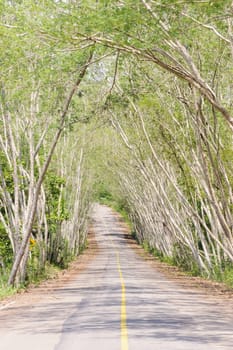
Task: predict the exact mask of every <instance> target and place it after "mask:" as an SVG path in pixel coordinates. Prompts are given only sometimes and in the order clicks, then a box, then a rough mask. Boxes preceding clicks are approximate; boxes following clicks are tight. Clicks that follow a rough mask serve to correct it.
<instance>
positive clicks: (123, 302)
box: [116, 252, 128, 350]
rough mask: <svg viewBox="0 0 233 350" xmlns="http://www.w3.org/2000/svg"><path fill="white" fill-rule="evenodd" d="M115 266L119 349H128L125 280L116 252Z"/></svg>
mask: <svg viewBox="0 0 233 350" xmlns="http://www.w3.org/2000/svg"><path fill="white" fill-rule="evenodd" d="M116 255H117V267H118V272H119V276H120V281H121V350H128V331H127V316H126V296H125V282H124V278H123V274H122V271H121V263H120V255H119V253H118V252H117V253H116Z"/></svg>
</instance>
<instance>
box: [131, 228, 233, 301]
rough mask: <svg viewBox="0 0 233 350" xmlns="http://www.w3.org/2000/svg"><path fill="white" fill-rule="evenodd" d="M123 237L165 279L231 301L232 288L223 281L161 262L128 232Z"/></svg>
mask: <svg viewBox="0 0 233 350" xmlns="http://www.w3.org/2000/svg"><path fill="white" fill-rule="evenodd" d="M125 239H126V241H127V243H128V244H129V245H130V246H131V248H132V249H134V250H135V251H136V253H137V254H139V255H140V256H141V257H142V258H143V259H144V260H146V261H147V262H148V263H149V264H150V265H151V266H152V267H153V268H155V269H156V270H157V271H159V272H160V273H161V274H163V275H164V276H165V277H166V278H167V279H169V280H171V281H174V282H176V284H178V285H179V286H181V287H183V288H188V289H193V290H196V292H200V293H201V294H206V295H207V296H209V297H216V298H218V299H224V300H229V301H232V302H233V289H232V288H230V287H228V286H227V285H225V284H224V283H218V282H215V281H211V280H207V279H204V278H201V277H194V276H190V275H188V273H185V272H184V271H182V270H181V269H180V268H178V267H176V266H171V265H168V264H166V263H163V262H161V261H160V260H159V259H158V258H156V257H154V256H153V255H151V254H150V253H148V252H146V251H145V250H144V249H143V248H142V247H141V246H140V245H139V244H138V243H137V242H136V241H135V239H134V238H132V236H131V235H130V234H128V233H127V231H126V233H125Z"/></svg>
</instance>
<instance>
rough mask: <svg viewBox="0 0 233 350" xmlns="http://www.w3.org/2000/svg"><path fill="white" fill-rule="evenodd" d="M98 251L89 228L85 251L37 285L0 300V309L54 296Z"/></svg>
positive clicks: (92, 232) (31, 303) (32, 302)
mask: <svg viewBox="0 0 233 350" xmlns="http://www.w3.org/2000/svg"><path fill="white" fill-rule="evenodd" d="M97 253H98V246H97V242H96V239H95V234H94V231H93V229H92V228H91V229H90V232H89V234H88V246H87V248H86V249H85V251H84V252H83V253H82V254H80V255H79V256H78V257H77V259H75V260H74V261H73V262H71V263H70V265H69V267H68V269H66V270H61V271H59V272H57V274H56V275H55V276H53V277H52V278H49V279H47V280H45V281H43V282H41V283H40V284H39V285H36V286H35V285H32V286H29V287H28V288H26V289H25V290H23V291H20V292H18V293H16V294H14V295H12V296H10V297H7V298H5V299H3V300H1V301H0V311H1V310H5V309H8V308H12V307H14V306H15V305H16V304H17V307H18V306H23V305H25V306H26V305H33V304H35V303H37V302H39V301H40V302H41V301H42V302H43V300H48V298H51V299H53V298H55V296H54V294H55V293H54V292H55V290H57V289H59V288H62V287H63V286H64V285H65V284H67V283H68V282H69V281H72V280H73V279H74V278H76V277H77V275H78V274H79V273H80V272H82V271H83V270H84V269H85V268H86V267H87V265H88V264H89V263H90V262H91V261H92V259H94V257H95V256H96V254H97Z"/></svg>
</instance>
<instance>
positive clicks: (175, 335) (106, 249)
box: [0, 206, 233, 350]
mask: <svg viewBox="0 0 233 350" xmlns="http://www.w3.org/2000/svg"><path fill="white" fill-rule="evenodd" d="M94 220H95V231H96V238H97V241H98V245H99V252H98V254H97V256H96V257H95V259H93V260H92V261H91V262H90V264H89V265H88V266H87V268H86V269H85V270H83V271H82V272H81V273H80V274H79V275H77V277H76V278H75V279H74V280H73V281H72V282H69V283H68V284H66V285H65V287H64V286H63V288H61V289H58V290H57V291H56V293H53V295H52V296H50V297H48V298H47V300H46V301H45V300H44V298H43V300H42V301H41V302H37V303H35V304H34V305H29V306H27V308H26V309H25V308H23V307H22V308H21V309H20V308H19V309H18V310H17V312H15V313H13V314H12V312H10V311H11V310H10V309H9V315H8V313H7V312H6V310H4V313H3V314H2V315H1V310H0V350H13V349H17V350H29V349H30V350H74V349H75V350H156V349H159V350H165V349H166V350H176V349H177V350H183V349H184V350H191V349H193V350H215V349H232V348H233V316H232V313H231V310H229V308H228V307H227V304H223V305H222V304H221V303H220V304H218V303H216V302H215V300H214V299H211V298H205V297H204V296H203V295H202V294H199V293H197V292H195V291H193V290H191V289H190V290H189V289H182V288H181V287H180V286H178V285H176V284H175V283H174V282H173V281H169V280H167V279H166V278H165V277H164V276H163V275H162V274H160V273H159V272H157V271H156V270H155V269H154V268H152V267H151V266H150V264H149V263H148V262H146V261H144V260H143V258H142V257H140V256H139V255H138V254H136V252H135V251H134V250H133V249H132V248H131V247H130V246H129V245H127V244H126V242H125V239H124V234H123V232H124V228H123V226H122V225H121V223H120V222H119V220H118V218H117V217H116V216H115V215H114V214H113V213H112V211H111V210H110V209H109V208H107V207H105V206H97V207H96V210H95V213H94ZM14 307H15V308H17V305H15V306H14Z"/></svg>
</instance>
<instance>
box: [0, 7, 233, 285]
mask: <svg viewBox="0 0 233 350" xmlns="http://www.w3.org/2000/svg"><path fill="white" fill-rule="evenodd" d="M0 13H1V15H0V17H1V19H0V41H1V47H2V50H1V52H0V62H1V67H0V69H1V78H0V84H1V86H0V89H1V90H0V97H1V102H0V103H1V120H0V123H1V132H0V147H1V149H0V152H1V153H0V160H1V167H0V178H1V181H0V203H1V211H0V221H1V225H0V262H1V261H2V265H3V266H5V265H8V266H12V269H11V274H10V279H9V283H10V284H14V283H15V281H18V282H19V281H24V280H25V278H27V276H29V272H28V271H29V270H30V269H29V267H30V268H31V269H32V270H33V269H34V270H38V269H43V268H44V266H45V265H46V263H47V262H48V261H49V262H52V263H56V264H61V265H62V264H63V265H65V264H66V261H67V260H68V259H69V258H70V256H73V255H76V254H77V253H78V252H79V251H80V249H82V247H83V246H84V245H85V240H86V232H87V225H88V212H89V209H90V206H91V203H92V202H93V201H94V200H103V199H105V200H108V201H110V200H111V201H115V202H117V203H118V207H121V208H124V209H125V210H126V211H127V213H128V215H129V217H130V218H131V221H132V225H133V229H134V231H135V233H136V236H137V238H138V240H139V241H140V242H141V243H143V244H144V245H145V246H148V248H149V249H151V250H153V251H154V252H155V253H156V254H157V255H159V256H161V257H164V258H169V259H171V260H172V261H174V262H176V263H177V264H179V265H181V266H183V267H184V268H187V269H189V270H192V271H195V272H196V273H201V274H205V275H207V276H217V275H224V274H227V273H228V270H230V269H231V266H232V261H233V237H232V233H233V232H232V229H233V225H232V210H233V194H232V185H233V178H232V151H233V147H232V132H233V110H232V96H233V94H232V88H233V86H232V78H231V76H232V69H233V60H232V59H233V3H232V1H228V0H225V1H208V0H205V1H204V0H199V1H198V0H196V1H195V0H194V1H180V0H173V1H168V0H164V1H162V0H160V1H152V0H151V1H146V0H138V1H131V0H128V1H127V0H126V1H88V0H87V1H75V0H70V1H68V0H67V1H51V0H50V1H36V2H35V1H30V0H27V1H24V0H22V1H2V2H1V4H0ZM9 251H10V253H9ZM6 255H7V257H6ZM9 255H10V258H9Z"/></svg>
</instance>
